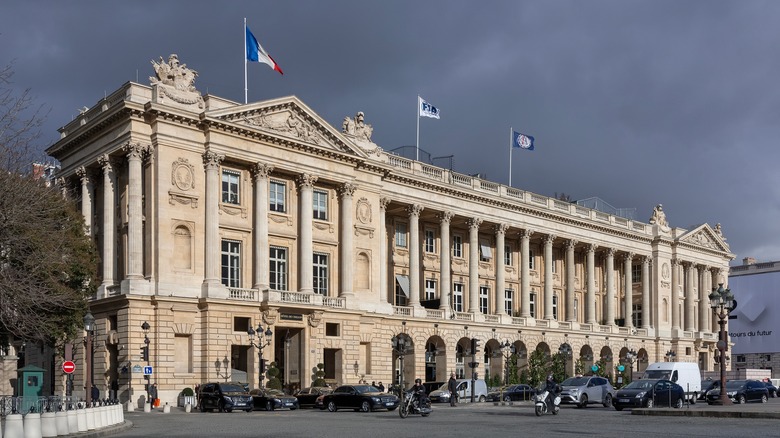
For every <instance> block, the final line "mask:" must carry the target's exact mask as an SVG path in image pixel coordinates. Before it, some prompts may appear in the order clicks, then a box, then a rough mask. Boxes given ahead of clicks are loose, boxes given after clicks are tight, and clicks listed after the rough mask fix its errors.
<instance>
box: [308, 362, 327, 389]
mask: <svg viewBox="0 0 780 438" xmlns="http://www.w3.org/2000/svg"><path fill="white" fill-rule="evenodd" d="M325 385H326V382H325V364H324V363H318V364H317V371H315V372H314V381H313V382H312V383H311V386H325Z"/></svg>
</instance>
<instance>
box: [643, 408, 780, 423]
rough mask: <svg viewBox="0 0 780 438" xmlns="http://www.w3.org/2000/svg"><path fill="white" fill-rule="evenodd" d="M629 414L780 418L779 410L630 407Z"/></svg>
mask: <svg viewBox="0 0 780 438" xmlns="http://www.w3.org/2000/svg"><path fill="white" fill-rule="evenodd" d="M631 415H648V416H658V417H713V418H717V417H720V418H769V419H777V420H780V412H755V411H720V410H719V411H710V410H678V409H675V410H668V409H632V410H631Z"/></svg>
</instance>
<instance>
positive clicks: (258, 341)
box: [246, 322, 274, 389]
mask: <svg viewBox="0 0 780 438" xmlns="http://www.w3.org/2000/svg"><path fill="white" fill-rule="evenodd" d="M246 334H247V335H249V344H250V345H252V346H253V347H255V348H257V369H258V378H259V379H260V389H263V388H264V387H265V376H264V375H263V374H265V361H264V360H263V349H264V348H265V347H267V346H269V345H271V336H272V335H273V334H274V333H273V332H272V331H271V326H270V325H269V326H267V327H266V328H265V331H263V326H262V325H261V324H260V323H259V322H258V323H257V329H253V328H252V326H251V325H250V326H249V328H248V329H247V330H246Z"/></svg>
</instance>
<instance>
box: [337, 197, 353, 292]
mask: <svg viewBox="0 0 780 438" xmlns="http://www.w3.org/2000/svg"><path fill="white" fill-rule="evenodd" d="M356 189H357V187H355V185H354V184H352V183H344V184H342V185H341V187H339V190H338V192H339V195H340V196H341V214H340V215H339V216H340V217H339V223H340V227H339V228H340V230H341V231H340V234H341V241H340V242H339V265H340V269H339V273H340V275H339V283H340V286H341V288H340V289H341V293H340V294H339V296H341V297H351V296H352V295H353V293H352V286H353V282H354V275H353V267H354V265H355V262H354V260H352V252H353V249H354V248H353V246H354V245H353V244H352V236H354V233H355V230H354V227H353V225H352V216H353V214H352V195H354V194H355V190H356Z"/></svg>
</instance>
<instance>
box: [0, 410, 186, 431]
mask: <svg viewBox="0 0 780 438" xmlns="http://www.w3.org/2000/svg"><path fill="white" fill-rule="evenodd" d="M184 412H186V413H188V414H189V413H190V412H192V403H187V404H186V405H184ZM0 438H2V437H0Z"/></svg>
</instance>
